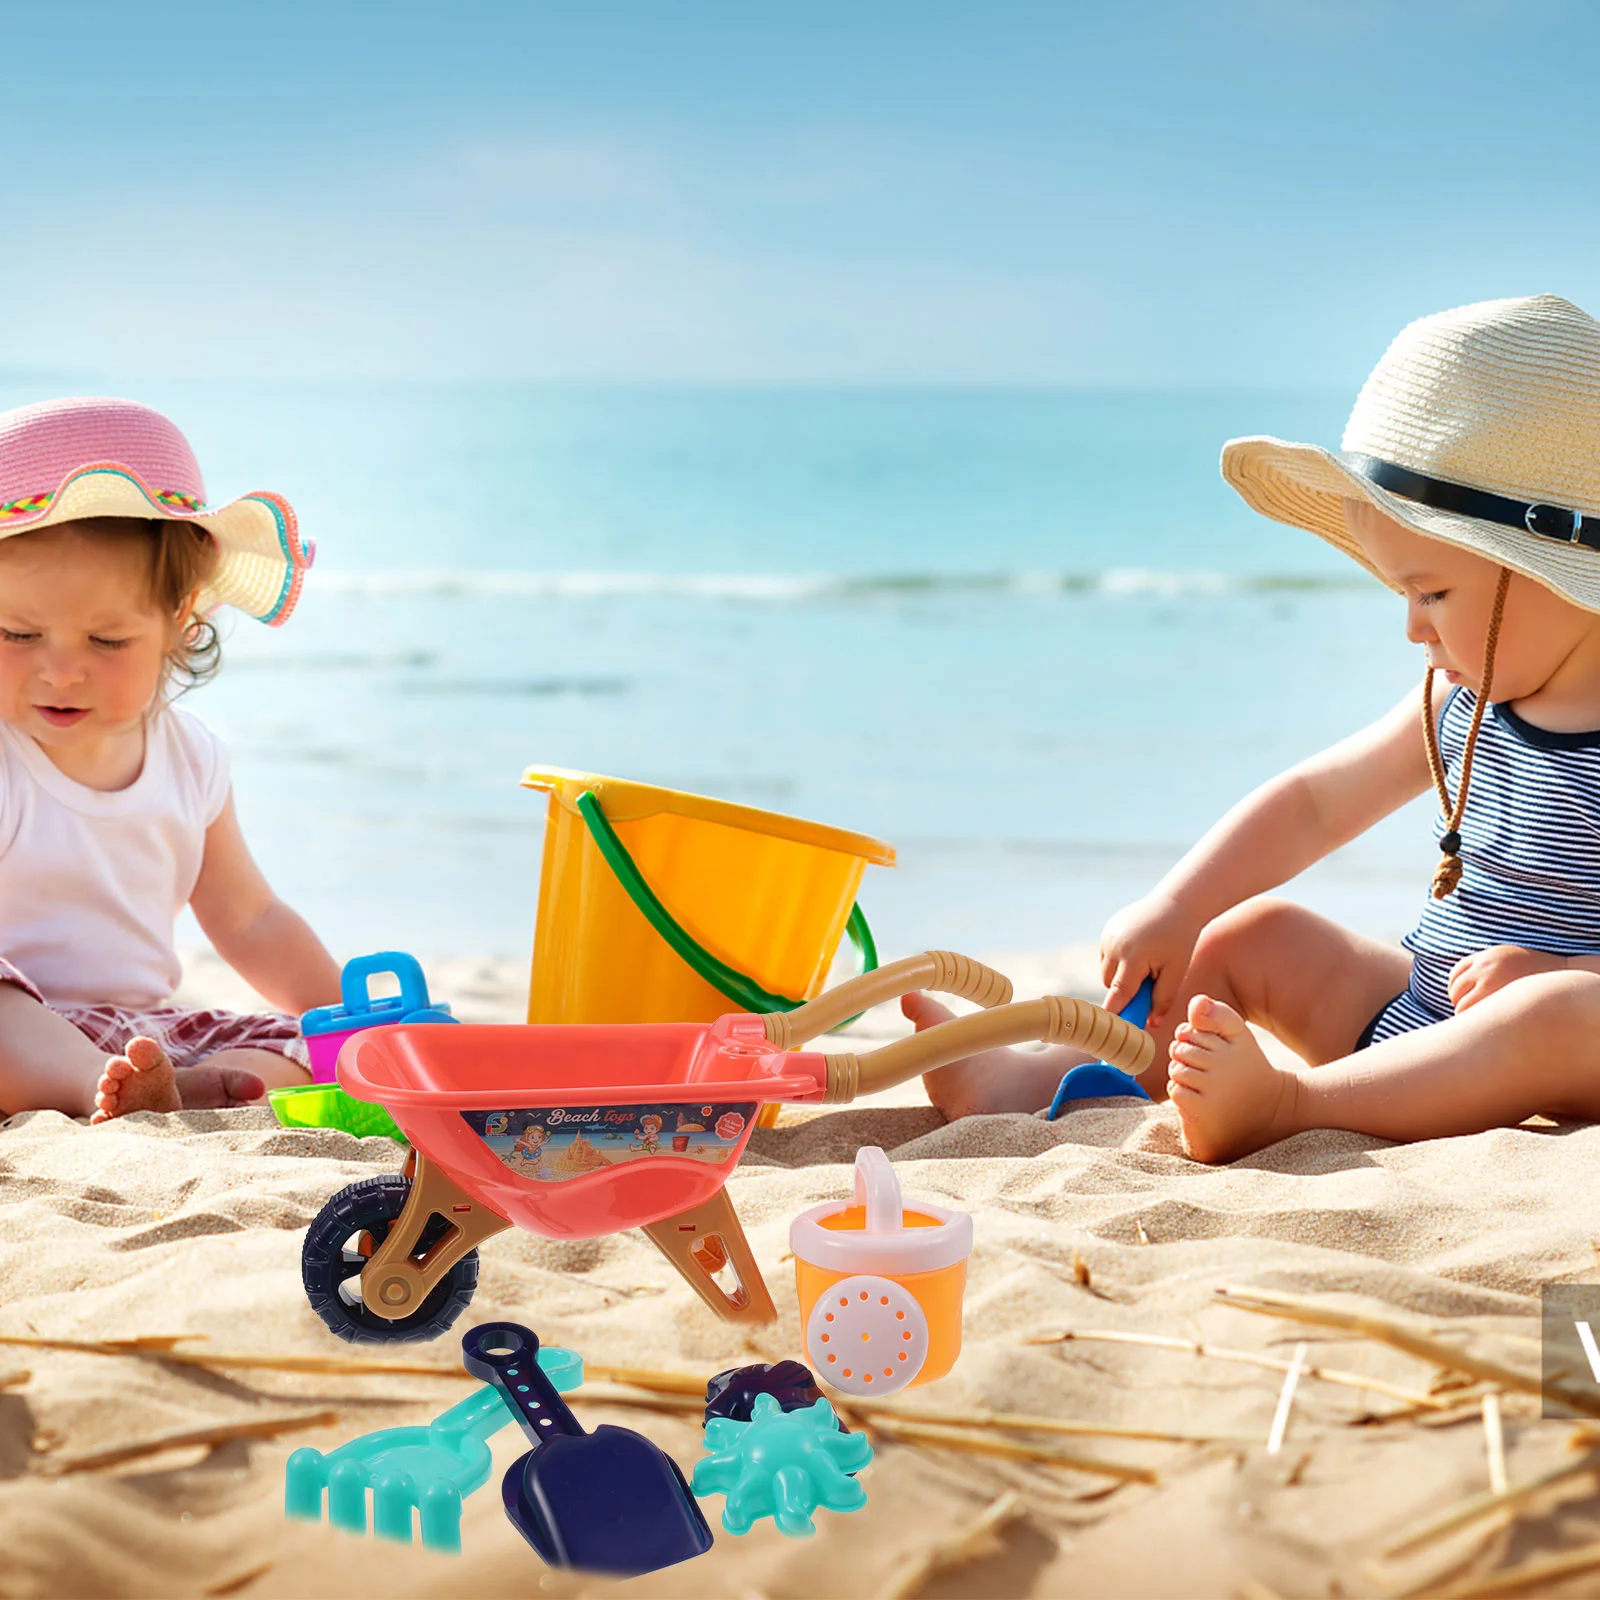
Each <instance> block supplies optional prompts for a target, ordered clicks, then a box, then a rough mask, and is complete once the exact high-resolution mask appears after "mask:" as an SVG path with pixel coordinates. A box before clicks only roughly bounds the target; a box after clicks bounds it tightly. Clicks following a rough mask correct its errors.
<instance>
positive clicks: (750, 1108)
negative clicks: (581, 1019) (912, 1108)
mask: <svg viewBox="0 0 1600 1600" xmlns="http://www.w3.org/2000/svg"><path fill="white" fill-rule="evenodd" d="M913 989H936V990H940V991H942V992H944V993H948V994H954V995H958V996H961V997H963V998H965V999H968V1000H972V1001H974V1002H976V1003H977V1004H978V1005H980V1006H985V1007H988V1008H990V1009H987V1010H984V1011H980V1012H978V1013H975V1014H973V1015H969V1016H964V1017H958V1018H955V1019H953V1020H952V1021H949V1022H945V1023H942V1024H940V1025H939V1026H938V1027H934V1028H929V1029H927V1030H926V1031H924V1032H922V1033H920V1034H915V1035H913V1036H912V1037H910V1038H906V1039H900V1040H897V1041H895V1042H894V1043H893V1044H890V1045H886V1046H884V1047H883V1048H881V1049H878V1050H874V1051H872V1052H870V1053H869V1054H866V1055H862V1056H856V1055H854V1054H849V1053H838V1054H827V1055H824V1054H821V1053H818V1052H812V1051H804V1050H797V1049H795V1048H794V1047H795V1046H797V1045H800V1044H804V1043H806V1042H807V1041H809V1040H811V1039H814V1038H816V1037H817V1036H819V1035H820V1034H823V1033H825V1032H826V1031H827V1030H828V1029H829V1028H832V1027H835V1026H837V1025H838V1024H839V1023H840V1022H842V1021H843V1020H844V1019H845V1018H847V1017H850V1016H852V1015H853V1014H854V1013H856V1012H858V1011H861V1010H864V1009H865V1008H866V1007H868V1006H871V1005H876V1004H878V1003H880V1002H882V1001H885V1000H889V999H893V998H895V997H897V996H899V995H902V994H906V993H909V992H910V991H911V990H913ZM1010 998H1011V984H1010V981H1009V980H1008V979H1007V978H1005V977H1002V976H1001V975H1000V974H999V973H997V972H995V971H993V970H992V969H990V968H988V967H985V966H983V965H981V964H980V963H978V962H976V961H973V960H971V959H970V958H968V957H966V956H961V955H954V954H951V953H950V952H947V951H932V952H929V953H927V954H925V955H920V956H911V957H908V958H907V959H906V960H904V961H898V962H895V963H893V964H891V965H890V966H887V967H883V968H881V969H880V970H878V971H877V972H872V973H868V974H866V975H864V976H862V977H859V978H854V979H851V980H850V981H849V982H847V983H843V984H840V985H839V986H838V987H837V988H834V989H831V990H829V991H828V993H826V994H824V995H821V996H819V997H818V998H817V999H815V1000H813V1001H811V1002H809V1003H808V1004H806V1005H803V1006H801V1007H799V1008H798V1009H797V1010H794V1011H789V1012H771V1013H768V1014H766V1015H752V1014H750V1013H746V1012H739V1013H735V1014H733V1015H731V1016H725V1017H722V1018H719V1019H718V1020H717V1021H716V1022H714V1023H710V1024H702V1023H622V1024H571V1025H555V1024H541V1025H533V1026H518V1027H505V1026H496V1027H489V1026H456V1027H448V1028H442V1027H437V1026H426V1025H424V1026H407V1025H403V1024H402V1025H398V1026H390V1027H381V1028H374V1029H371V1030H369V1031H366V1032H363V1033H358V1034H356V1035H355V1036H354V1037H353V1038H352V1039H350V1040H349V1041H348V1042H347V1043H346V1044H345V1045H344V1047H343V1049H342V1050H341V1051H340V1054H339V1066H338V1072H339V1081H340V1083H341V1084H343V1086H344V1087H345V1089H346V1090H348V1091H349V1093H350V1094H352V1095H353V1096H355V1097H356V1098H357V1099H359V1100H364V1101H373V1102H376V1103H378V1104H380V1105H382V1106H383V1107H384V1108H385V1109H386V1110H387V1111H388V1112H389V1114H390V1116H392V1117H393V1118H394V1120H395V1122H396V1124H398V1126H399V1128H400V1130H401V1132H402V1133H404V1135H405V1136H406V1138H407V1139H408V1140H409V1141H410V1143H411V1145H412V1153H411V1156H410V1158H409V1159H408V1161H407V1164H406V1168H405V1171H404V1173H397V1174H390V1175H385V1176H382V1177H376V1178H368V1179H366V1180H364V1181H363V1182H361V1183H357V1184H353V1185H352V1186H351V1187H349V1188H348V1189H345V1190H342V1191H341V1192H340V1193H339V1194H337V1195H335V1196H334V1197H333V1199H332V1200H330V1201H329V1202H328V1204H327V1205H326V1206H325V1207H324V1208H323V1210H322V1211H321V1213H320V1214H319V1215H318V1216H317V1218H316V1219H315V1220H314V1221H313V1222H312V1224H311V1226H310V1228H309V1229H308V1230H307V1232H306V1239H305V1246H304V1249H303V1251H302V1255H301V1269H302V1276H303V1280H304V1283H305V1288H306V1295H307V1297H308V1298H309V1300H310V1302H311V1304H312V1307H313V1308H314V1309H315V1310H316V1312H317V1314H318V1315H319V1316H320V1317H321V1318H322V1319H323V1321H324V1322H326V1323H327V1325H328V1327H329V1328H331V1329H332V1330H333V1332H334V1333H336V1334H338V1335H339V1337H340V1338H342V1339H348V1340H350V1341H352V1342H356V1343H368V1342H372V1343H380V1342H389V1341H399V1340H418V1339H431V1338H434V1337H436V1336H437V1335H439V1334H440V1333H443V1332H444V1330H445V1329H446V1328H448V1327H449V1326H450V1324H451V1323H452V1322H454V1320H455V1319H456V1317H457V1316H459V1315H460V1313H461V1311H462V1309H463V1308H464V1307H465V1306H466V1305H467V1303H468V1302H469V1301H470V1300H471V1298H472V1294H473V1291H474V1289H475V1288H476V1285H477V1278H478V1260H477V1248H476V1247H477V1246H478V1245H479V1244H481V1243H482V1242H483V1241H484V1240H485V1239H488V1238H490V1237H492V1236H493V1235H494V1234H496V1233H499V1232H501V1231H502V1230H504V1229H506V1228H509V1227H513V1226H516V1227H521V1228H526V1229H528V1230H529V1231H530V1232H533V1233H538V1234H542V1235H544V1236H545V1237H546V1238H551V1239H589V1238H596V1237H598V1236H600V1235H603V1234H608V1233H617V1232H620V1231H621V1230H623V1229H625V1228H642V1229H643V1230H644V1231H645V1232H646V1233H647V1234H648V1235H649V1236H650V1238H651V1240H652V1241H653V1242H654V1243H655V1244H656V1245H657V1247H658V1248H659V1249H660V1250H661V1251H662V1252H663V1253H664V1254H665V1255H666V1256H667V1258H668V1259H669V1260H670V1261H671V1262H672V1264H673V1265H674V1266H675V1267H676V1268H677V1269H678V1271H679V1272H680V1273H682V1275H683V1276H684V1278H685V1279H686V1280H687V1281H688V1283H689V1284H690V1285H691V1286H692V1287H693V1288H694V1290H695V1292H696V1293H697V1294H698V1295H699V1296H700V1297H701V1299H702V1300H704V1301H705V1303H706V1304H707V1305H708V1306H710V1307H711V1309H712V1310H713V1311H715V1312H716V1313H717V1314H718V1315H719V1316H721V1317H723V1318H725V1319H726V1320H728V1321H731V1322H769V1321H772V1320H773V1319H774V1318H775V1316H776V1312H775V1311H774V1309H773V1305H772V1300H771V1297H770V1296H769V1295H768V1293H767V1289H766V1285H765V1284H764V1283H763V1282H762V1279H761V1274H760V1271H759V1270H758V1269H757V1267H756V1263H755V1259H754V1257H753V1256H752V1255H751V1252H750V1247H749V1244H748V1243H747V1242H746V1240H745V1236H744V1230H743V1229H742V1228H741V1227H740V1225H739V1219H738V1217H737V1215H736V1214H735V1213H734V1210H733V1206H732V1203H731V1201H730V1200H729V1199H728V1197H727V1194H726V1193H725V1192H724V1188H723V1186H724V1184H725V1183H726V1182H727V1180H728V1176H729V1174H730V1173H731V1172H732V1171H733V1170H734V1168H735V1166H736V1165H737V1164H738V1161H739V1157H740V1156H741V1155H742V1154H743V1152H744V1148H745V1145H746V1143H747V1142H748V1141H749V1138H750V1130H751V1128H752V1127H753V1126H754V1125H755V1120H756V1117H757V1114H758V1113H759V1112H760V1109H761V1107H762V1106H763V1105H766V1104H769V1103H772V1102H780V1103H789V1104H801V1103H807V1102H810V1103H827V1104H833V1105H843V1104H846V1103H848V1102H849V1101H851V1100H854V1099H855V1098H856V1097H857V1096H858V1095H863V1094H871V1093H874V1092H876V1091H878V1090H881V1089H887V1088H890V1087H892V1086H893V1085H895V1084H898V1083H903V1082H905V1081H906V1080H907V1079H909V1078H911V1077H914V1076H916V1075H917V1074H919V1073H923V1072H929V1071H931V1070H933V1069H934V1068H935V1067H939V1066H943V1065H946V1064H947V1063H949V1062H951V1061H958V1060H960V1059H962V1058H963V1057H965V1056H969V1055H972V1054H973V1053H975V1052H977V1051H981V1050H989V1049H994V1048H996V1047H998V1046H1001V1045H1008V1044H1017V1043H1020V1042H1022V1041H1024V1040H1030V1039H1040V1040H1044V1041H1046V1042H1048V1043H1055V1044H1066V1045H1074V1046H1077V1047H1079V1048H1082V1049H1085V1050H1089V1051H1092V1052H1094V1053H1095V1054H1096V1055H1099V1056H1101V1057H1102V1058H1104V1059H1106V1060H1108V1061H1110V1062H1112V1063H1113V1064H1114V1065H1116V1066H1119V1067H1121V1068H1123V1069H1124V1070H1126V1071H1129V1072H1138V1071H1140V1070H1142V1069H1143V1068H1144V1067H1145V1066H1148V1065H1149V1063H1150V1061H1151V1059H1152V1057H1153V1055H1154V1052H1155V1043H1154V1041H1153V1040H1152V1039H1151V1038H1150V1036H1149V1035H1148V1034H1147V1033H1145V1032H1144V1031H1143V1030H1141V1029H1139V1028H1135V1027H1133V1026H1131V1025H1130V1024H1128V1023H1126V1022H1123V1021H1122V1020H1121V1019H1119V1018H1117V1017H1114V1016H1112V1015H1111V1014H1110V1013H1109V1012H1107V1011H1104V1010H1102V1009H1101V1008H1100V1007H1099V1006H1094V1005H1090V1004H1088V1002H1086V1001H1081V1000H1072V999H1067V998H1063V997H1061V996H1056V995H1050V996H1046V997H1045V998H1044V999H1041V1000H1029V1001H1024V1002H1021V1003H1019V1004H1008V1003H1007V1002H1009V1001H1010Z"/></svg>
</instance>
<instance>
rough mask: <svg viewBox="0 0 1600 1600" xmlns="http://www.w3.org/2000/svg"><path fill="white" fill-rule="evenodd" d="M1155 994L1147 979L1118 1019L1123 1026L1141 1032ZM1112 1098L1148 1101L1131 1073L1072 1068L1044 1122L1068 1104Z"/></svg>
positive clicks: (1090, 1064) (1099, 1064) (1094, 1066)
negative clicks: (1131, 1097) (1072, 1101)
mask: <svg viewBox="0 0 1600 1600" xmlns="http://www.w3.org/2000/svg"><path fill="white" fill-rule="evenodd" d="M1155 992H1156V985H1155V980H1154V979H1153V978H1146V979H1145V980H1144V982H1143V983H1141V984H1140V985H1139V992H1138V993H1137V994H1135V995H1134V997H1133V999H1131V1000H1130V1001H1129V1002H1128V1003H1127V1005H1125V1006H1124V1007H1123V1008H1122V1010H1121V1011H1119V1012H1118V1013H1117V1015H1118V1016H1120V1017H1121V1018H1122V1020H1123V1021H1124V1022H1131V1023H1132V1024H1133V1025H1134V1027H1136V1028H1142V1027H1143V1026H1144V1025H1145V1023H1147V1022H1148V1021H1149V1020H1150V1002H1151V1000H1152V999H1153V998H1154V997H1155ZM1113 1095H1131V1096H1133V1097H1134V1098H1135V1099H1138V1100H1148V1099H1149V1098H1150V1096H1149V1095H1148V1094H1146V1093H1145V1091H1144V1088H1143V1086H1142V1085H1141V1084H1140V1082H1139V1080H1138V1079H1137V1078H1135V1077H1134V1076H1133V1075H1132V1074H1131V1073H1127V1072H1123V1071H1122V1070H1121V1069H1120V1068H1118V1067H1114V1066H1112V1065H1111V1063H1110V1062H1109V1061H1086V1062H1084V1064H1083V1065H1082V1066H1081V1067H1074V1068H1073V1069H1072V1071H1071V1072H1069V1073H1068V1074H1067V1075H1066V1077H1064V1078H1063V1079H1062V1080H1061V1083H1060V1085H1059V1087H1058V1088H1057V1089H1056V1093H1055V1098H1054V1099H1053V1100H1052V1101H1051V1102H1050V1110H1049V1112H1048V1113H1047V1116H1046V1120H1047V1121H1049V1122H1054V1121H1055V1120H1056V1118H1057V1117H1059V1116H1060V1115H1061V1112H1062V1108H1063V1107H1064V1106H1065V1105H1066V1104H1067V1102H1068V1101H1071V1100H1100V1099H1105V1098H1108V1097H1110V1096H1113Z"/></svg>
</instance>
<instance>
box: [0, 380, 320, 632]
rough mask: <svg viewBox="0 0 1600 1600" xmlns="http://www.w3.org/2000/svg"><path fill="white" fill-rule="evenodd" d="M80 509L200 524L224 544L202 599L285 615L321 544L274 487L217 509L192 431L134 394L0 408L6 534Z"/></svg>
mask: <svg viewBox="0 0 1600 1600" xmlns="http://www.w3.org/2000/svg"><path fill="white" fill-rule="evenodd" d="M83 517H165V518H168V519H170V520H171V521H174V522H192V523H194V524H195V525H196V526H197V527H201V528H204V529H205V530H206V532H207V533H209V534H210V535H211V537H212V538H213V539H214V540H215V541H216V544H217V548H218V550H219V552H220V553H221V559H220V560H219V561H218V563H217V569H216V572H215V574H214V575H213V576H212V579H211V582H210V583H209V584H208V585H207V586H206V588H205V589H204V590H203V591H202V593H201V596H200V609H201V610H202V611H211V610H214V609H215V608H216V607H217V606H221V605H230V606H237V607H238V609H239V610H241V611H244V612H247V613H248V614H249V615H250V616H252V617H256V618H258V619H259V620H260V621H262V622H266V623H271V624H273V625H277V624H279V623H282V622H285V621H287V620H288V616H289V613H290V612H291V611H293V610H294V603H295V601H296V600H298V599H299V597H300V584H301V580H302V579H303V577H304V575H305V571H306V568H307V567H309V566H310V565H311V561H312V557H313V556H314V554H315V547H314V546H313V544H312V542H311V541H310V540H309V539H302V538H301V537H300V531H299V528H298V526H297V525H296V522H295V515H294V511H293V510H292V509H291V508H290V505H289V503H288V501H287V500H284V499H283V498H282V497H281V496H279V495H275V494H266V493H257V494H247V495H245V496H244V497H243V498H241V499H238V500H231V501H229V502H228V504H227V505H225V506H219V507H218V508H217V509H216V510H214V511H213V510H208V509H207V506H206V486H205V482H204V480H203V479H202V478H201V476H200V466H199V463H198V462H197V461H196V460H195V458H194V451H193V450H191V449H190V448H189V441H188V440H187V439H185V438H184V436H183V435H182V434H181V433H180V432H179V431H178V430H177V428H176V427H175V426H174V425H173V424H172V423H170V422H169V421H168V420H167V419H166V418H165V417H164V416H162V415H161V413H160V412H159V411H152V410H151V409H150V408H149V407H148V406H141V405H136V404H134V402H133V401H131V400H93V399H73V400H46V401H43V402H42V403H41V404H39V405H32V406H20V407H18V408H17V409H16V410H15V411H6V412H3V413H0V539H4V538H6V537H7V536H8V535H10V534H16V533H26V532H29V531H31V530H32V529H34V528H48V527H51V526H52V525H53V524H55V523H59V522H75V521H77V520H78V519H80V518H83Z"/></svg>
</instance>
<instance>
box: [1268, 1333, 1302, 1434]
mask: <svg viewBox="0 0 1600 1600" xmlns="http://www.w3.org/2000/svg"><path fill="white" fill-rule="evenodd" d="M1305 1370H1306V1342H1305V1340H1304V1339H1302V1340H1301V1341H1300V1343H1299V1344H1297V1345H1296V1346H1295V1347H1294V1359H1293V1360H1292V1361H1290V1363H1289V1370H1288V1372H1287V1373H1286V1374H1285V1375H1284V1379H1283V1388H1282V1389H1281V1390H1280V1391H1279V1393H1278V1409H1277V1410H1276V1411H1274V1412H1273V1414H1272V1431H1271V1432H1270V1433H1269V1434H1268V1435H1267V1454H1268V1455H1269V1456H1275V1455H1277V1453H1278V1452H1279V1451H1280V1450H1281V1449H1283V1436H1284V1434H1285V1433H1287V1432H1288V1430H1289V1410H1290V1407H1292V1406H1293V1405H1294V1391H1295V1389H1296V1388H1297V1387H1298V1385H1299V1383H1300V1374H1301V1373H1302V1372H1304V1371H1305Z"/></svg>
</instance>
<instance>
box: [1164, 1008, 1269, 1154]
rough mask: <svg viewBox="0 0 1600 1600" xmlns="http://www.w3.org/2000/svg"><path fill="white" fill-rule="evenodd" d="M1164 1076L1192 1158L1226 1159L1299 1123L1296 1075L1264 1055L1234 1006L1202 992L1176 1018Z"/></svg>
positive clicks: (1267, 1141) (1258, 1144)
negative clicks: (1182, 1019) (1180, 1018)
mask: <svg viewBox="0 0 1600 1600" xmlns="http://www.w3.org/2000/svg"><path fill="white" fill-rule="evenodd" d="M1168 1084H1169V1087H1170V1092H1171V1097H1172V1103H1173V1105H1175V1106H1176V1107H1177V1108H1178V1116H1179V1117H1180V1118H1181V1119H1182V1122H1183V1148H1184V1149H1185V1150H1186V1151H1187V1152H1188V1153H1189V1155H1191V1156H1192V1157H1193V1158H1194V1159H1195V1160H1196V1161H1207V1162H1217V1161H1232V1160H1234V1159H1236V1158H1237V1157H1239V1156H1243V1155H1249V1154H1250V1152H1251V1151H1252V1150H1259V1149H1261V1148H1262V1147H1263V1146H1264V1145H1269V1144H1273V1143H1275V1142H1276V1141H1277V1140H1279V1139H1287V1138H1288V1137H1289V1135H1290V1134H1291V1133H1298V1132H1299V1131H1300V1129H1299V1125H1298V1123H1297V1122H1296V1120H1295V1107H1296V1101H1297V1098H1298V1095H1297V1091H1298V1089H1299V1079H1298V1078H1297V1077H1296V1076H1295V1075H1294V1073H1292V1072H1288V1071H1286V1070H1284V1069H1283V1068H1282V1067H1275V1066H1273V1064H1272V1063H1271V1062H1270V1061H1268V1060H1267V1058H1266V1056H1265V1055H1264V1054H1263V1053H1262V1049H1261V1046H1260V1045H1259V1044H1258V1043H1257V1042H1256V1037H1255V1035H1254V1034H1253V1033H1251V1031H1250V1029H1249V1027H1248V1026H1247V1025H1246V1024H1245V1020H1244V1018H1243V1017H1241V1016H1240V1015H1239V1013H1238V1012H1237V1011H1235V1010H1234V1009H1233V1008H1232V1007H1231V1006H1225V1005H1224V1004H1223V1003H1222V1002H1221V1001H1220V1000H1213V999H1211V998H1210V997H1209V996H1207V995H1203V994H1197V995H1196V996H1195V997H1194V998H1193V999H1192V1000H1191V1001H1190V1002H1189V1020H1188V1021H1187V1022H1180V1023H1179V1024H1178V1028H1177V1032H1176V1033H1175V1034H1174V1036H1173V1040H1172V1051H1171V1065H1170V1067H1169V1069H1168Z"/></svg>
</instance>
